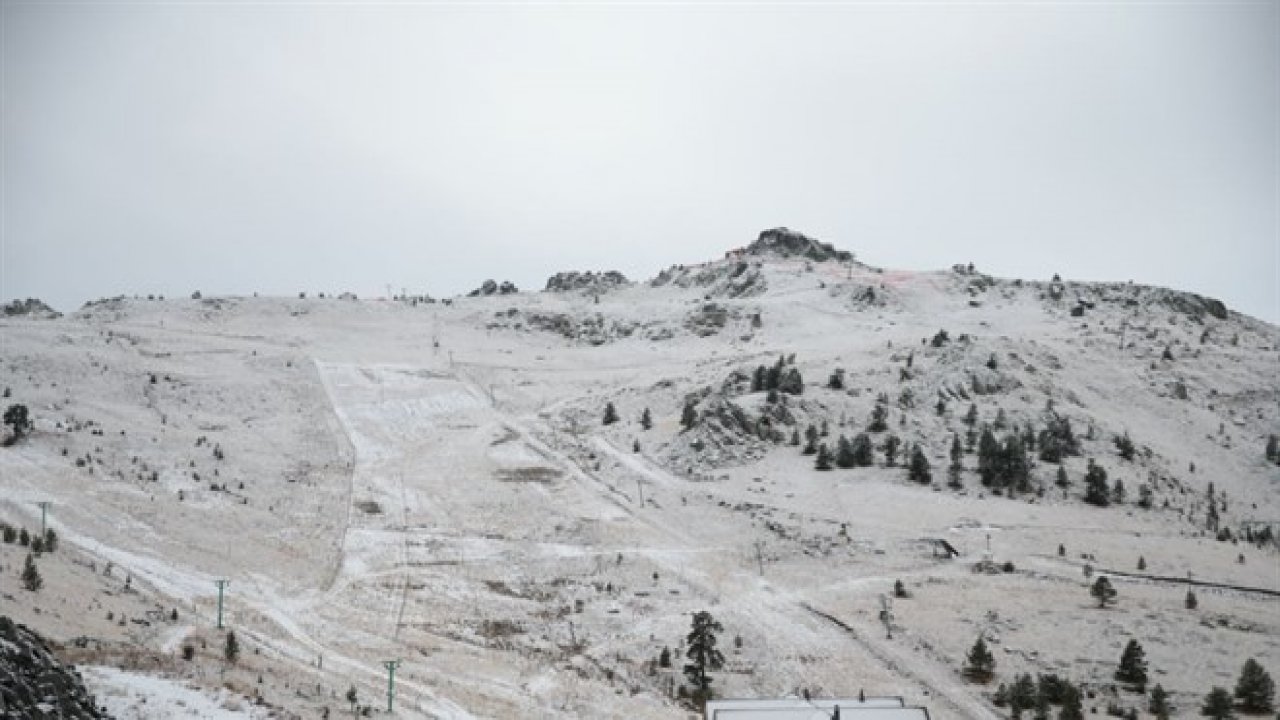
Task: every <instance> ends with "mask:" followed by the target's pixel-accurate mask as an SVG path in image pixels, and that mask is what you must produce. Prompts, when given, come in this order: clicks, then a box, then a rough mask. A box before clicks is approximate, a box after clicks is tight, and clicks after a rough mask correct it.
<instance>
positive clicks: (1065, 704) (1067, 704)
mask: <svg viewBox="0 0 1280 720" xmlns="http://www.w3.org/2000/svg"><path fill="white" fill-rule="evenodd" d="M1058 720H1084V707H1083V706H1082V704H1081V701H1080V690H1079V688H1077V687H1076V686H1074V685H1071V684H1068V685H1067V687H1066V688H1065V689H1064V690H1063V693H1062V709H1061V710H1059V711H1058Z"/></svg>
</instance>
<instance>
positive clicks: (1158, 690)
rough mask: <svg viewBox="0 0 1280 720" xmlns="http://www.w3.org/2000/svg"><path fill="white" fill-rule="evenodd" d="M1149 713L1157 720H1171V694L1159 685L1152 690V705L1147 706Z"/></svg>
mask: <svg viewBox="0 0 1280 720" xmlns="http://www.w3.org/2000/svg"><path fill="white" fill-rule="evenodd" d="M1147 711H1148V712H1150V713H1151V714H1152V715H1155V716H1156V720H1169V711H1170V708H1169V693H1167V692H1165V691H1164V688H1163V687H1160V684H1159V683H1156V686H1155V687H1153V688H1151V703H1150V704H1149V705H1147Z"/></svg>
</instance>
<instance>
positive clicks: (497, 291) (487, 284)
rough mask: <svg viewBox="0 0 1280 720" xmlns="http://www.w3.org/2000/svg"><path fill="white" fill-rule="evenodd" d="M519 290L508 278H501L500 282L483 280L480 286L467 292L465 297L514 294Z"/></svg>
mask: <svg viewBox="0 0 1280 720" xmlns="http://www.w3.org/2000/svg"><path fill="white" fill-rule="evenodd" d="M518 292H520V288H518V287H516V286H515V283H513V282H511V281H510V280H503V281H502V283H501V284H499V283H498V282H497V281H494V280H485V281H484V282H482V283H480V287H478V288H476V289H475V290H472V291H471V292H469V293H467V297H488V296H489V295H514V294H516V293H518Z"/></svg>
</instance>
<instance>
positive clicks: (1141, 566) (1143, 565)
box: [1138, 555, 1147, 572]
mask: <svg viewBox="0 0 1280 720" xmlns="http://www.w3.org/2000/svg"><path fill="white" fill-rule="evenodd" d="M1146 569H1147V558H1146V557H1144V556H1142V555H1139V556H1138V571H1139V572H1141V571H1143V570H1146Z"/></svg>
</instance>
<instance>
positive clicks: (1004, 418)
mask: <svg viewBox="0 0 1280 720" xmlns="http://www.w3.org/2000/svg"><path fill="white" fill-rule="evenodd" d="M1008 426H1009V416H1008V415H1005V412H1004V408H996V419H995V422H993V423H991V427H993V428H995V429H996V430H1004V429H1005V428H1006V427H1008Z"/></svg>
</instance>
